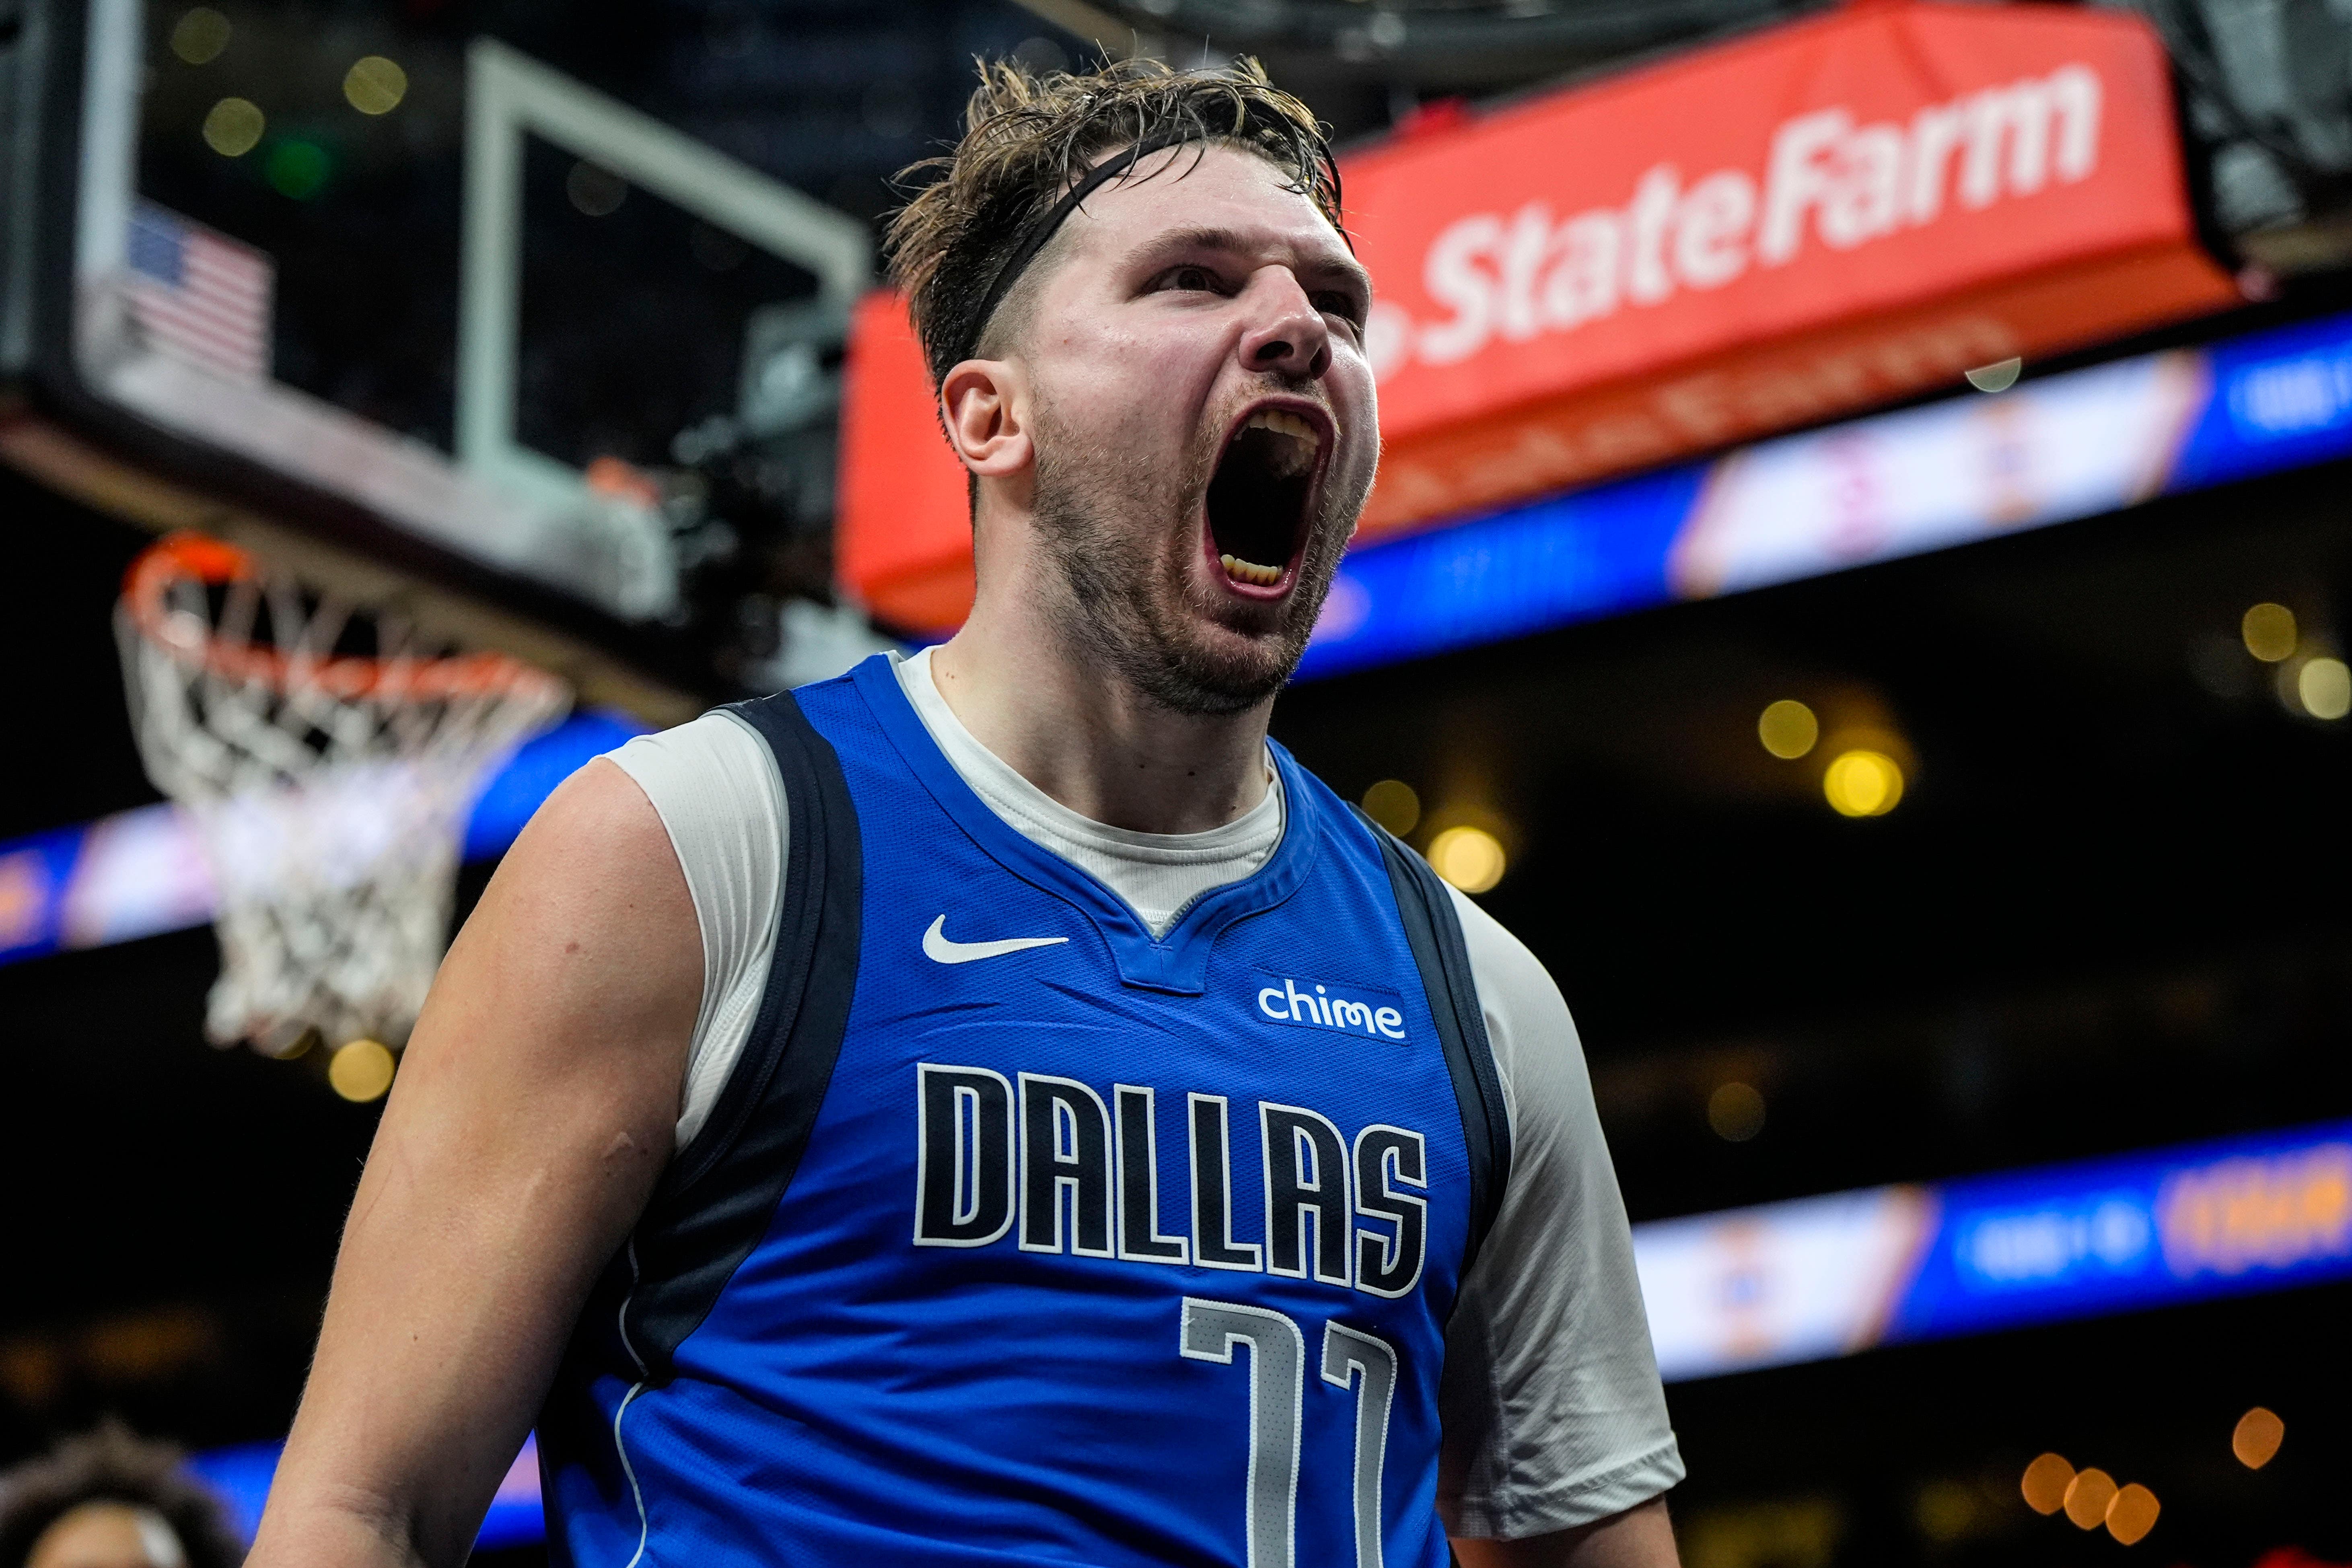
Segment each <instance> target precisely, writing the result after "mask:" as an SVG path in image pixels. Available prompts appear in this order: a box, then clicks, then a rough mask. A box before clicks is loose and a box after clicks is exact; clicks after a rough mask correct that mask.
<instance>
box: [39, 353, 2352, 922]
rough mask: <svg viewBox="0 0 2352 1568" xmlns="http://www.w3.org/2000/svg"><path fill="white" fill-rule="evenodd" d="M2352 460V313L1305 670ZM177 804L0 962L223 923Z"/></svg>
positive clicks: (1424, 538)
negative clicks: (213, 921)
mask: <svg viewBox="0 0 2352 1568" xmlns="http://www.w3.org/2000/svg"><path fill="white" fill-rule="evenodd" d="M2347 456H2352V314H2345V315H2339V316H2331V317H2326V318H2325V319H2322V320H2319V321H2309V322H2305V323H2303V324H2301V325H2298V326H2294V327H2286V328H2282V329H2279V330H2277V331H2267V332H2261V333H2256V334H2253V335H2251V336H2248V337H2244V338H2240V339H2235V340H2232V341H2230V342H2222V343H2219V344H2215V345H2211V346H2210V347H2206V348H2200V349H2183V350H2179V351H2176V352H2173V353H2161V354H2147V355H2142V356H2140V357H2138V358H2136V359H2127V360H2118V361H2116V363H2112V364H2105V365H2099V366H2096V367H2095V368H2092V369H2089V370H2082V371H2074V372H2072V373H2070V374H2064V375H2053V376H2051V377H2049V378H2048V379H2046V380H2042V381H2033V382H2028V383H2026V384H2022V385H2021V386H2017V387H2014V388H2012V389H2011V390H2010V391H2008V392H2004V393H2000V394H1997V395H1992V396H1984V397H1968V398H1962V399H1959V400H1957V401H1954V402H1949V403H1941V404H1936V405H1930V406H1928V407H1925V408H1917V409H1911V410H1907V411H1906V412H1904V413H1900V414H1887V415H1880V416H1876V417H1874V418H1869V419H1858V420H1854V421H1853V422H1852V423H1849V424H1846V425H1842V426H1832V427H1831V428H1829V429H1825V430H1820V431H1815V432H1812V433H1811V434H1808V435H1804V436H1794V437H1786V438H1784V439H1782V440H1779V441H1769V442H1765V443H1762V444H1761V445H1759V446H1755V447H1748V448H1746V449H1744V450H1742V451H1738V452H1734V453H1732V454H1730V455H1729V456H1727V457H1724V458H1717V459H1715V460H1713V461H1711V462H1705V463H1686V464H1684V465H1682V466H1680V467H1677V468H1666V469H1663V470H1661V471H1659V472H1657V473H1654V474H1648V475H1644V476H1642V477H1640V478H1638V479H1624V480H1620V481H1618V482H1616V483H1614V484H1609V485H1603V486H1601V487H1599V488H1597V489H1590V490H1583V491H1579V492H1577V493H1575V494H1572V495H1566V496H1559V497H1557V498H1554V499H1551V500H1541V501H1537V502H1534V503H1531V504H1528V505H1524V506H1518V507H1513V508H1509V509H1507V510H1499V511H1495V512H1490V513H1487V514H1486V515H1485V516H1482V517H1477V518H1473V519H1471V520H1470V521H1466V522H1463V523H1459V524H1456V525H1455V526H1454V527H1451V528H1445V529H1441V530H1436V531H1432V532H1428V533H1420V534H1412V535H1408V536H1406V537H1404V538H1401V539H1391V540H1389V541H1386V542H1378V543H1372V544H1366V545H1361V546H1359V547H1358V548H1357V549H1356V550H1354V551H1352V552H1350V553H1349V556H1348V558H1347V559H1346V561H1345V562H1343V563H1341V565H1340V568H1339V577H1338V579H1337V581H1335V582H1334V584H1332V588H1331V597H1330V600H1329V602H1328V604H1327V605H1325V606H1324V611H1323V618H1322V621H1321V622H1320V623H1319V624H1318V626H1317V627H1316V632H1315V637H1314V640H1313V641H1312V642H1311V643H1309V644H1308V645H1307V657H1306V658H1305V660H1304V662H1303V663H1302V664H1301V665H1300V667H1299V677H1300V679H1316V678H1318V677H1321V676H1329V675H1339V674H1343V673H1346V672H1348V671H1350V670H1358V669H1368V668H1373V667H1375V666H1378V665H1384V664H1393V663H1396V662H1398V661H1400V660H1403V659H1411V658H1426V657H1428V656H1429V655H1432V654H1438V653H1444V652H1446V651H1448V650H1450V649H1454V648H1460V647H1470V646H1472V645H1474V644H1478V643H1488V642H1497V641H1501V640H1503V639H1505V638H1507V637H1524V636H1527V635H1528V634H1530V633H1534V632H1540V631H1546V630H1549V629H1551V628H1554V627H1558V626H1569V625H1572V624H1574V623H1576V622H1579V621H1589V620H1594V619H1598V618H1600V617H1601V616H1613V615H1622V614H1624V613H1626V612H1628V611H1633V610H1640V609H1646V608H1648V607H1650V606H1652V605H1664V604H1669V603H1672V602H1674V601H1675V600H1680V599H1703V598H1710V597H1713V596H1715V595H1722V594H1729V593H1737V592H1738V591H1740V590H1742V589H1746V588H1759V587H1765V586H1768V585H1769V584H1775V583H1786V582H1791V581H1794V580H1796V579H1799V578H1803V577H1811V576H1817V575H1820V574H1823V573H1828V572H1836V571H1842V570H1843V569H1845V568H1847V567H1850V566H1860V565H1864V564H1867V563H1871V562H1874V561H1888V560H1893V559H1895V558H1897V557H1899V556H1906V555H1916V554H1920V553H1922V552H1927V551H1931V550H1941V549H1945V548H1947V547H1948V546H1952V545H1958V544H1966V543H1969V542H1972V541H1975V540H1980V539H1990V538H1995V537H1998V536H2000V535H2001V534H2005V533H2014V532H2018V531H2022V530H2025V529H2030V528H2041V527H2045V526H2048V525H2049V524H2052V523H2058V522H2065V521H2072V520H2074V519H2076V518H2084V517H2094V516H2097V515H2099V514H2100V513H2103V512H2109V511H2113V510H2116V509H2117V508H2119V507H2126V506H2130V505H2133V504H2134V503H2136V502H2138V501H2143V500H2148V499H2150V498H2151V497H2154V496H2158V495H2176V494H2179V493H2181V492H2184V491H2188V490H2194V489H2202V488H2204V487H2206V486H2210V485H2216V484H2222V483H2226V482H2228V481H2230V480H2232V479H2249V478H2252V477H2255V476H2258V475H2262V474H2267V473H2274V472H2278V471H2280V470H2283V469H2287V468H2300V467H2303V466H2305V465H2308V464H2312V463H2319V462H2325V461H2328V460H2330V459H2334V458H2344V457H2347ZM633 733H635V727H634V726H632V725H631V724H630V723H629V722H628V721H626V720H625V719H622V718H620V717H619V716H617V715H614V714H589V715H578V716H575V717H574V718H572V720H571V721H568V722H567V723H565V724H563V725H562V726H561V727H559V728H558V729H557V730H555V731H551V733H549V734H547V735H544V736H541V737H540V738H539V739H538V740H536V741H533V742H531V743H530V744H529V745H527V746H525V747H524V748H523V749H522V750H521V751H520V752H519V753H517V756H516V759H515V761H514V762H513V763H511V764H509V766H508V767H507V768H506V769H504V770H502V771H501V772H500V773H499V774H497V775H496V776H495V777H494V778H493V779H492V780H490V781H489V782H488V783H486V784H485V785H484V788H483V793H482V795H481V796H480V803H479V804H478V805H477V807H476V810H475V814H474V817H473V821H472V826H470V827H469V828H468V829H467V840H466V852H467V856H468V857H469V858H481V857H484V856H488V855H495V854H497V853H499V851H500V850H503V849H504V848H505V847H507V845H508V844H509V843H511V842H512V841H513V838H514V835H515V834H516V833H518V832H520V830H521V827H522V824H523V823H524V822H525V821H526V820H527V819H528V818H529V817H530V813H531V812H532V811H533V810H535V809H536V808H537V806H538V805H539V803H540V801H541V800H543V799H544V798H546V795H547V794H548V792H549V791H551V790H552V789H553V788H554V787H555V786H556V785H557V784H561V783H562V781H563V779H564V778H565V776H566V775H568V774H569V773H571V772H572V769H573V768H576V767H578V766H580V765H581V764H582V763H585V762H586V761H587V760H588V759H589V758H590V757H593V756H594V755H596V754H597V753H598V752H604V751H609V750H610V749H612V748H613V747H614V746H616V745H619V744H620V743H621V742H622V741H624V740H626V739H627V738H628V737H629V735H631V734H633ZM211 889H212V884H211V879H210V873H209V872H208V871H207V870H206V868H205V865H204V862H203V859H202V857H201V855H200V854H199V852H198V851H197V849H196V847H195V845H194V839H193V838H192V837H190V836H189V834H188V833H187V831H186V828H185V826H184V824H182V823H181V822H180V820H179V818H178V817H177V816H176V815H174V814H173V811H172V809H171V808H170V807H168V806H150V807H144V808H142V809H141V810H138V811H132V812H124V813H121V814H120V815H117V816H110V817H107V818H105V819H104V820H102V821H100V822H95V823H89V824H87V825H84V826H78V827H67V828H59V829H58V830H56V831H55V832H51V833H46V834H39V835H36V836H35V837H30V838H23V839H18V840H16V841H15V842H13V843H9V844H0V963H8V962H11V961H13V960H16V959H19V958H33V957H37V956H39V955H40V954H42V953H45V952H55V951H57V950H58V949H59V948H74V947H95V946H99V945H101V944H103V943H105V942H125V941H129V940H131V939H132V938H134V937H142V936H150V935H153V934H154V933H156V932H158V931H176V930H179V929H181V928H182V927H184V926H192V925H200V924H202V923H204V922H205V921H207V920H210V919H211V918H212V901H211V900H212V890H211Z"/></svg>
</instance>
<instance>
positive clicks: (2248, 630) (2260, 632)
mask: <svg viewBox="0 0 2352 1568" xmlns="http://www.w3.org/2000/svg"><path fill="white" fill-rule="evenodd" d="M2238 635H2239V636H2240V637H2243V638H2244V639H2245V642H2246V651H2247V652H2248V653H2250V654H2252V655H2253V656H2254V657H2255V658H2258V659H2261V660H2262V661H2263V663H2264V664H2281V663H2284V661H2286V660H2287V659H2290V658H2294V643H2295V631H2294V611H2293V610H2290V609H2288V608H2287V607H2286V606H2285V605H2273V604H2271V603H2269V602H2267V601H2265V602H2263V603H2262V604H2259V605H2255V606H2254V607H2253V608H2252V609H2251V610H2248V611H2247V612H2246V613H2245V615H2244V616H2243V617H2242V618H2241V619H2240V621H2239V622H2238Z"/></svg>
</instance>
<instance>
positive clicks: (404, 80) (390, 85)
mask: <svg viewBox="0 0 2352 1568" xmlns="http://www.w3.org/2000/svg"><path fill="white" fill-rule="evenodd" d="M407 96H408V73H407V72H406V71H404V70H403V69H401V68H400V62H399V61H397V60H388V59H386V58H383V56H382V55H369V56H367V57H366V58H363V59H359V60H355V61H353V62H352V68H351V69H349V70H347V71H345V72H344V73H343V101H344V102H346V103H348V104H350V105H351V106H352V108H353V109H356V110H359V111H360V112H361V113H362V114H390V113H391V112H392V111H393V110H395V109H398V108H399V107H400V100H402V99H404V98H406V97H407Z"/></svg>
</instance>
